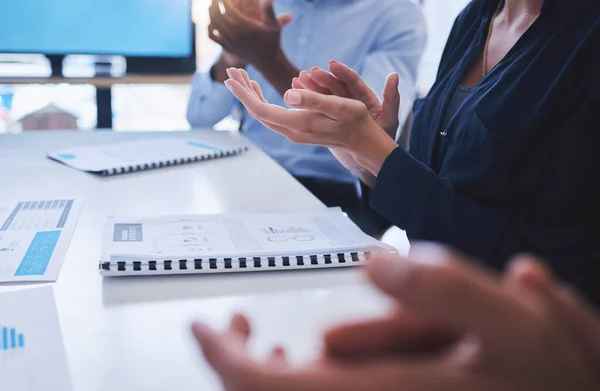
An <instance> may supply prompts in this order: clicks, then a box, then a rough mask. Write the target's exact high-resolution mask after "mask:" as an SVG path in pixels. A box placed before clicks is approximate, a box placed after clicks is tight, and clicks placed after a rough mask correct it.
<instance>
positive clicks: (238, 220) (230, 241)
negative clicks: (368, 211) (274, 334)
mask: <svg viewBox="0 0 600 391" xmlns="http://www.w3.org/2000/svg"><path fill="white" fill-rule="evenodd" d="M378 249H380V250H383V251H386V250H390V248H388V247H387V246H385V245H383V244H382V243H380V242H379V241H377V240H375V239H373V238H371V237H370V236H368V235H366V234H364V233H363V232H362V231H361V230H360V229H359V228H358V227H357V226H356V225H354V223H353V222H352V221H351V220H350V219H349V218H348V217H346V215H344V214H343V213H342V211H341V210H340V209H324V210H322V211H312V212H297V213H235V214H222V215H198V216H172V217H156V218H150V219H131V218H114V219H110V221H109V224H108V226H107V228H106V244H105V253H104V255H103V259H102V260H103V261H115V260H148V259H180V258H200V257H237V256H269V255H271V256H282V255H288V256H292V255H311V254H319V253H335V252H342V251H344V252H347V251H358V250H363V251H377V250H378Z"/></svg>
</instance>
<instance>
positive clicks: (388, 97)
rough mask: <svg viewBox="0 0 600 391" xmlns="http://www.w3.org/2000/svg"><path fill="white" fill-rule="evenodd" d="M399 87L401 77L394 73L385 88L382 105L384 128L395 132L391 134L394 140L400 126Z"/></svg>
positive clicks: (389, 77)
mask: <svg viewBox="0 0 600 391" xmlns="http://www.w3.org/2000/svg"><path fill="white" fill-rule="evenodd" d="M399 85H400V76H399V75H398V73H396V72H394V73H392V74H390V75H389V76H388V77H387V79H386V81H385V86H384V87H383V102H382V104H381V115H380V116H379V118H380V124H381V125H382V127H383V128H385V129H386V130H387V131H388V132H393V134H390V137H392V138H393V139H394V140H395V139H396V133H397V132H398V127H399V126H400V124H399V119H398V112H399V110H400V92H399V91H398V87H399Z"/></svg>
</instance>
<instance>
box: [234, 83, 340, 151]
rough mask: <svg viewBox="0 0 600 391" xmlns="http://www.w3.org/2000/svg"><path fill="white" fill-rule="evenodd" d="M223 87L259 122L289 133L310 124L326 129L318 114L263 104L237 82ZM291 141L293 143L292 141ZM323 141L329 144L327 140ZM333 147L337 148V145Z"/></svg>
mask: <svg viewBox="0 0 600 391" xmlns="http://www.w3.org/2000/svg"><path fill="white" fill-rule="evenodd" d="M225 86H226V87H227V88H228V89H229V90H230V91H231V92H233V94H234V95H235V96H236V97H237V98H238V99H239V100H240V102H242V104H243V105H244V106H245V107H246V108H247V109H248V111H249V112H250V113H251V114H252V115H253V116H254V117H255V118H256V119H258V120H259V121H261V122H262V121H265V122H268V123H271V124H274V125H277V126H280V127H283V128H285V129H287V130H290V131H292V130H301V129H304V128H305V127H309V126H310V125H311V124H317V125H319V126H322V127H327V126H326V125H327V124H328V122H327V123H323V124H322V125H320V124H321V122H322V121H323V120H327V117H325V116H323V115H321V114H318V113H311V112H308V111H304V110H287V109H284V108H283V107H280V106H276V105H273V104H268V103H263V102H261V101H260V99H259V98H258V97H257V96H255V95H254V93H253V92H250V91H248V90H247V89H246V88H244V87H243V86H242V85H241V84H240V83H239V82H238V81H237V80H231V79H229V80H226V81H225ZM327 121H330V120H327ZM294 133H297V132H294ZM286 137H287V136H286ZM292 141H293V142H295V141H294V140H292ZM325 141H327V142H329V140H325ZM332 142H334V141H332ZM335 145H336V146H337V144H335Z"/></svg>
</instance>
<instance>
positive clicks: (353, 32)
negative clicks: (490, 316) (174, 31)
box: [187, 0, 426, 230]
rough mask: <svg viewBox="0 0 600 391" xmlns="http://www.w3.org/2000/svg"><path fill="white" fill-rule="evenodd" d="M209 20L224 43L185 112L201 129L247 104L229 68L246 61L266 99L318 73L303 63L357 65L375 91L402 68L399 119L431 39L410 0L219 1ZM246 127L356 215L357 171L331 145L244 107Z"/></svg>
mask: <svg viewBox="0 0 600 391" xmlns="http://www.w3.org/2000/svg"><path fill="white" fill-rule="evenodd" d="M275 15H279V16H278V17H277V16H275ZM210 20H211V21H210V25H209V27H208V34H209V37H210V38H211V39H213V40H214V41H215V42H217V43H218V44H220V45H221V46H222V47H223V51H222V53H221V55H220V56H219V58H218V59H217V61H216V62H215V64H214V65H213V66H212V67H211V69H210V71H209V72H206V73H198V74H196V75H195V78H194V81H193V85H192V92H191V96H190V100H189V105H188V112H187V117H188V121H189V123H190V125H191V126H192V127H194V128H210V127H212V126H213V125H215V124H216V123H217V122H219V121H220V120H222V119H223V118H224V117H226V116H227V115H229V114H230V113H232V112H234V113H235V112H236V109H237V108H238V107H239V106H241V105H240V103H239V101H238V100H237V99H236V98H235V97H234V96H233V95H232V94H231V93H230V92H229V91H228V90H227V88H226V87H225V86H224V85H223V82H224V81H225V79H227V74H226V72H225V70H226V68H227V67H232V66H235V67H245V68H246V70H247V72H248V74H249V76H250V77H251V78H252V79H253V80H254V81H255V82H256V83H258V84H259V85H260V87H261V88H262V91H263V93H264V96H265V98H267V99H268V100H269V101H270V102H271V103H273V104H276V105H280V106H284V105H285V103H284V101H283V98H282V96H283V94H284V93H285V91H287V90H288V89H289V88H290V86H291V84H292V80H293V79H294V78H295V77H298V80H297V82H299V81H306V80H308V82H310V80H311V79H310V78H309V74H308V73H307V72H302V73H300V74H299V70H300V69H311V68H313V67H325V66H326V65H327V62H328V61H329V60H330V59H332V58H335V59H338V60H339V61H343V62H345V63H347V64H349V65H350V66H352V67H353V68H355V69H357V70H358V72H359V73H360V75H361V77H363V79H364V80H365V82H366V83H367V85H369V86H370V87H371V88H373V89H374V90H376V91H381V90H382V88H383V85H384V82H385V80H386V78H387V76H388V75H389V74H390V73H391V72H397V73H398V75H399V79H400V83H399V84H400V93H401V94H402V96H403V97H404V98H405V102H406V104H405V105H404V107H405V110H404V111H403V112H402V113H401V114H400V116H399V117H398V118H397V120H398V121H404V119H405V118H406V117H407V116H408V111H409V110H410V106H411V102H412V100H413V97H414V96H415V83H416V79H417V68H418V64H419V61H420V58H421V55H422V53H423V50H424V47H425V43H426V26H425V23H424V19H423V16H422V13H421V10H420V9H419V6H418V5H417V4H416V3H414V2H413V1H412V0H277V1H276V2H275V3H274V4H272V3H271V2H269V1H267V2H264V3H260V0H237V1H236V0H226V1H222V2H218V1H217V0H214V1H213V4H212V6H211V8H210ZM241 130H242V131H243V132H244V134H245V135H246V136H247V137H248V138H249V139H250V140H251V141H253V142H254V143H255V144H256V145H257V146H258V147H260V148H262V149H263V150H264V151H265V152H266V153H268V154H269V155H270V156H271V157H273V158H274V159H275V160H276V161H277V162H279V163H280V164H281V165H282V166H283V167H284V168H285V169H286V170H288V171H289V172H290V173H291V174H292V175H294V176H295V177H296V178H297V179H298V180H299V181H300V182H301V183H302V184H304V185H305V186H306V187H307V188H308V190H310V191H311V192H313V193H314V194H315V195H316V196H317V197H318V198H319V199H321V201H323V202H324V203H325V204H326V205H328V206H341V207H342V208H343V209H344V210H345V211H346V212H348V213H349V214H350V215H351V216H352V217H355V215H356V214H357V213H359V210H360V209H361V201H360V197H359V193H358V191H357V189H358V187H357V180H356V177H355V176H354V175H353V174H352V173H351V172H349V171H348V170H346V169H345V168H344V167H343V166H342V165H341V164H340V163H339V162H338V161H337V160H336V158H335V157H334V156H333V155H332V154H331V152H330V151H329V150H328V149H327V148H324V147H319V146H307V145H294V144H292V143H291V142H289V141H288V140H287V139H286V138H285V137H283V136H281V135H279V134H277V133H273V132H271V131H270V130H269V129H267V128H266V127H265V126H264V125H263V124H261V123H260V122H259V121H257V120H256V119H254V118H252V117H251V116H250V115H248V113H247V111H245V110H244V113H243V123H242V128H241ZM396 130H397V126H396V128H394V129H393V131H394V136H395V132H396ZM259 174H260V173H257V175H259ZM362 221H363V222H364V224H368V223H367V222H366V221H365V220H364V219H363V220H362ZM364 224H361V225H362V226H363V228H365V226H364ZM372 229H373V230H376V228H372Z"/></svg>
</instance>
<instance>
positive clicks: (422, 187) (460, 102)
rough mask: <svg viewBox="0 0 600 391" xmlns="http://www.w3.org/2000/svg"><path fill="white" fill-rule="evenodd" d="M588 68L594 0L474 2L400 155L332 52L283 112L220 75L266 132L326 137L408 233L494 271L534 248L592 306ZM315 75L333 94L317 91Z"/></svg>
mask: <svg viewBox="0 0 600 391" xmlns="http://www.w3.org/2000/svg"><path fill="white" fill-rule="evenodd" d="M599 69H600V1H598V0H503V1H502V0H473V1H471V2H470V3H469V4H468V5H467V7H466V8H465V10H464V11H463V12H462V13H461V14H460V15H459V17H458V19H457V20H456V22H455V24H454V27H453V29H452V31H451V34H450V37H449V39H448V42H447V45H446V48H445V50H444V53H443V56H442V60H441V63H440V67H439V72H438V77H437V80H436V82H435V84H434V86H433V88H432V89H431V91H430V92H429V94H428V95H427V97H425V98H424V99H421V100H419V101H417V102H416V103H415V107H414V123H413V127H412V131H411V133H412V134H411V142H410V151H409V152H407V151H406V150H404V149H402V148H399V147H398V145H397V144H396V142H395V141H394V140H393V139H391V138H390V137H389V136H388V135H387V134H386V131H385V126H386V124H385V123H384V122H385V121H384V122H382V121H381V119H380V118H379V117H377V116H373V115H372V114H373V113H376V112H381V111H382V110H383V111H386V110H391V109H392V107H393V105H389V104H388V105H386V104H385V102H386V99H385V97H384V102H383V103H382V104H380V103H379V101H378V99H377V97H374V96H373V95H372V93H370V92H369V88H368V87H367V86H366V85H365V84H364V82H363V81H362V80H361V79H360V77H359V75H358V74H356V72H354V71H353V70H351V69H350V68H348V67H346V66H344V65H342V64H340V63H335V62H334V63H332V64H331V65H330V71H331V73H330V74H329V79H328V80H329V81H328V82H325V83H322V84H321V89H320V91H318V92H315V91H310V90H306V89H301V88H299V87H300V86H297V88H295V89H292V90H290V91H288V92H287V93H286V95H285V101H286V102H287V103H288V104H289V105H290V106H292V107H293V109H292V110H286V109H283V108H280V107H275V106H272V105H269V104H268V103H267V102H266V101H264V100H263V99H262V98H261V97H260V96H259V94H257V93H256V91H255V90H254V89H252V88H250V87H248V86H245V85H244V80H240V79H239V75H240V74H242V75H243V73H242V72H240V71H237V70H232V71H230V73H231V74H232V76H234V77H233V79H232V80H228V81H227V82H226V85H227V86H228V88H231V89H232V91H233V92H234V93H235V95H236V96H237V97H238V98H240V99H241V101H242V102H243V103H244V105H246V107H248V108H249V110H250V112H252V113H253V114H254V115H255V116H256V117H257V118H258V119H259V120H261V121H262V122H263V123H266V124H270V125H269V127H270V128H271V129H273V130H275V131H277V132H279V133H281V134H283V135H284V136H286V137H288V138H289V139H291V140H293V141H295V142H298V143H303V144H316V145H325V146H329V147H332V148H335V149H336V150H337V151H338V152H339V154H338V155H339V156H340V159H341V160H342V161H344V162H345V166H346V167H348V168H350V169H352V170H355V171H356V172H358V173H359V174H360V175H362V178H363V180H364V181H366V182H369V183H370V184H372V185H374V188H373V191H372V194H371V197H370V202H371V205H372V206H373V208H374V209H375V210H377V211H378V212H379V213H380V214H381V215H382V216H383V217H385V218H387V219H388V220H390V221H392V222H393V223H394V224H395V225H397V226H399V227H400V228H403V229H405V230H406V232H407V234H408V236H409V238H410V239H411V240H427V241H435V242H441V243H444V244H448V245H451V246H454V247H456V248H458V249H460V250H461V251H464V252H466V253H468V254H469V255H473V256H475V257H476V258H479V259H486V260H487V262H486V263H487V264H488V265H489V266H492V267H494V268H497V269H501V268H502V267H504V265H505V262H506V259H508V258H509V257H510V256H511V255H512V254H515V253H517V252H524V251H525V252H531V253H534V254H539V255H541V256H543V257H544V258H546V259H548V262H549V263H550V265H551V267H552V268H553V270H554V271H555V272H556V273H557V275H558V276H560V277H561V278H563V279H565V280H566V281H568V282H569V283H571V284H573V285H574V286H576V287H577V288H578V289H580V290H581V291H582V292H583V293H585V294H586V295H587V297H588V298H589V299H591V300H592V301H593V302H595V303H596V304H597V305H599V304H600V284H599V282H600V240H599V239H598V238H599V234H600V229H598V222H599V221H600V202H599V201H598V200H600V175H599V173H600V154H599V153H598V146H599V145H600V110H599V108H600V72H598V70H599ZM234 71H236V72H234ZM315 76H316V75H315ZM328 85H329V86H330V87H331V88H328V92H327V93H328V94H334V95H340V96H331V95H327V94H322V93H320V92H321V91H322V90H323V89H327V86H328ZM307 86H308V87H310V85H309V84H307V85H305V86H304V87H307ZM309 89H310V88H309ZM339 91H341V93H340V92H339ZM388 91H391V92H393V89H388ZM349 98H357V99H349ZM390 99H392V98H390ZM390 99H387V101H388V102H389V101H390ZM392 100H393V99H392Z"/></svg>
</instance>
